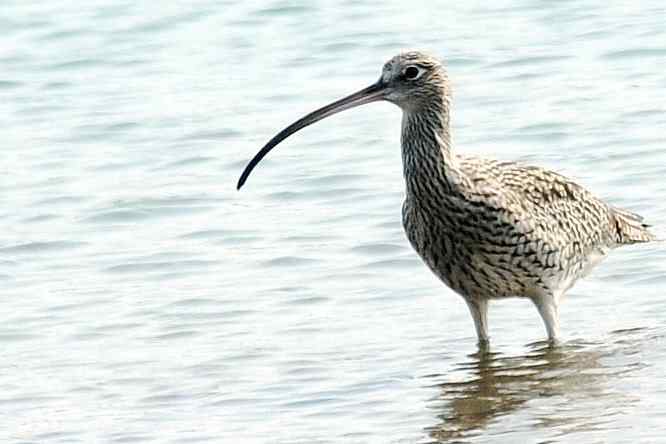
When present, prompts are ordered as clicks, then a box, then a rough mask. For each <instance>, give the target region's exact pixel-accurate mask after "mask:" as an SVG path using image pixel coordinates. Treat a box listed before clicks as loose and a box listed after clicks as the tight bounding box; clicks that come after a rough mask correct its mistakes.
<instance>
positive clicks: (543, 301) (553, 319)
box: [532, 293, 560, 344]
mask: <svg viewBox="0 0 666 444" xmlns="http://www.w3.org/2000/svg"><path fill="white" fill-rule="evenodd" d="M532 302H534V305H535V306H536V308H537V310H539V314H540V315H541V319H543V323H544V325H545V326H546V331H547V332H548V340H549V341H550V342H551V343H552V344H557V343H558V341H559V336H560V314H559V311H558V303H559V297H557V295H555V294H552V293H551V294H541V295H539V296H536V297H533V298H532Z"/></svg>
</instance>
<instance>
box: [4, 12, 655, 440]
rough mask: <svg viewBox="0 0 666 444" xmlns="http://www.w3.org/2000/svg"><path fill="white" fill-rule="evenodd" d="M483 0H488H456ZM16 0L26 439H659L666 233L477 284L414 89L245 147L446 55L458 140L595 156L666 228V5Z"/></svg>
mask: <svg viewBox="0 0 666 444" xmlns="http://www.w3.org/2000/svg"><path fill="white" fill-rule="evenodd" d="M457 3H464V2H457ZM457 3H456V2H453V3H452V2H446V3H442V4H439V5H433V4H431V3H428V4H426V3H419V2H417V3H415V4H412V5H409V7H406V6H405V4H404V3H400V2H380V3H376V2H369V1H361V2H344V3H341V4H338V5H324V4H322V5H316V4H313V3H312V2H305V1H290V2H286V1H271V2H264V1H255V2H234V1H222V2H212V1H210V0H201V1H197V2H191V3H183V4H180V5H167V4H165V5H160V6H159V7H157V6H156V4H155V5H154V4H152V3H151V4H150V5H149V4H148V3H141V2H139V3H136V2H129V1H110V0H97V1H94V2H81V1H76V0H71V1H66V2H55V3H53V4H47V3H43V2H41V3H40V4H30V2H23V1H19V0H6V1H5V2H4V3H3V5H4V8H3V11H4V14H3V15H2V16H0V30H1V31H2V35H3V45H1V46H0V66H2V68H3V69H2V70H1V71H0V118H1V119H2V135H3V148H4V149H3V150H2V151H1V154H0V160H1V161H0V169H2V180H0V232H2V233H3V235H2V236H0V281H2V288H3V291H2V295H3V297H2V299H1V302H0V316H1V317H2V319H3V322H2V324H1V325H0V341H1V343H2V347H1V348H0V389H1V392H2V393H1V394H0V418H2V427H0V440H1V441H4V442H26V443H27V442H39V443H42V442H63V443H64V442H118V443H120V442H124V443H129V442H137V443H138V442H151V441H152V442H169V443H186V442H187V443H191V442H270V443H328V442H350V443H375V442H377V443H385V442H391V443H412V442H423V443H425V442H459V443H463V442H464V443H505V442H549V443H555V442H562V443H569V442H585V443H596V442H613V443H623V442H627V443H635V442H658V441H660V440H662V439H663V438H662V437H663V436H664V435H665V434H666V426H665V425H664V424H665V418H666V396H665V394H666V393H665V392H666V388H665V387H664V384H663V381H664V380H666V370H664V368H666V345H665V342H664V337H665V335H666V293H665V291H666V265H665V264H666V262H665V260H666V250H665V249H664V246H663V244H662V245H660V244H653V245H643V246H635V247H628V248H624V249H622V250H619V251H616V252H614V254H613V255H612V256H611V257H609V258H608V259H607V260H606V261H605V262H604V263H603V264H602V265H601V266H600V267H598V268H597V270H596V271H595V272H594V273H593V274H592V275H591V276H589V278H587V279H586V280H585V281H582V282H580V283H579V284H578V285H577V286H576V287H574V289H573V290H572V291H570V292H569V294H568V297H567V300H566V301H565V304H564V305H563V307H562V328H563V332H564V334H565V339H566V343H565V345H564V346H563V347H562V348H560V349H556V350H550V349H547V348H544V347H543V344H541V343H538V342H537V341H539V340H541V339H543V337H544V331H543V327H542V325H541V321H540V319H539V317H538V314H537V313H536V310H535V309H534V308H533V307H532V306H531V304H530V303H529V302H526V301H521V300H511V301H502V302H498V303H496V304H494V305H492V306H491V312H490V327H491V335H492V339H493V348H492V353H491V354H489V355H479V354H477V353H476V345H475V337H474V331H473V328H472V323H471V320H470V319H469V315H468V313H467V309H466V307H465V306H464V304H463V302H462V300H460V299H459V298H458V297H456V296H455V295H453V294H452V292H451V291H450V290H448V289H446V288H445V287H444V286H443V285H441V284H440V283H439V282H438V281H437V280H436V279H435V278H434V277H433V276H432V275H431V274H430V272H429V271H428V270H427V269H426V268H425V266H423V265H422V264H421V263H420V261H419V260H418V258H417V257H416V255H415V254H414V253H413V252H412V251H411V249H410V248H409V246H408V244H407V241H406V239H405V237H404V235H403V233H402V228H401V225H400V205H401V201H402V198H403V183H402V177H401V174H402V173H401V165H400V155H399V142H398V141H399V122H400V112H399V110H398V109H396V108H394V107H392V106H391V105H388V104H373V105H368V106H367V107H365V108H361V109H357V110H354V111H349V112H347V113H343V114H341V115H338V116H335V117H332V118H330V119H327V121H324V122H320V123H319V124H317V125H316V126H313V127H311V128H308V129H306V130H304V131H303V132H301V133H300V134H298V135H297V136H294V137H293V138H291V139H290V140H289V141H288V142H285V143H284V144H283V146H281V147H280V148H279V149H277V150H276V151H275V152H274V153H271V155H270V156H269V157H268V158H267V159H266V160H265V161H264V162H263V163H262V165H261V166H260V167H259V168H258V169H257V170H256V171H255V173H254V174H253V176H252V177H251V178H250V180H249V182H248V184H247V186H246V188H244V189H243V190H242V192H237V191H236V190H235V182H236V180H237V178H238V175H239V174H240V172H241V171H242V168H243V167H244V165H245V163H246V162H247V160H248V159H249V158H250V157H251V156H252V155H253V154H254V152H255V151H256V150H257V149H258V148H259V147H260V146H261V145H262V144H263V143H264V142H265V141H266V140H268V138H269V137H270V136H272V135H273V134H274V133H275V132H276V131H277V130H279V129H281V128H282V127H284V126H285V125H286V124H288V123H290V122H291V121H292V120H293V119H295V118H296V117H299V116H300V115H302V114H304V113H305V112H308V111H310V110H312V109H313V108H314V107H317V106H320V105H323V104H325V103H327V102H328V101H331V100H333V99H336V98H339V97H341V96H342V95H345V94H347V93H349V92H352V91H355V90H357V89H359V88H361V87H363V86H366V85H368V84H370V83H371V82H373V81H374V80H375V79H376V78H377V77H378V75H379V72H380V68H381V65H382V63H383V62H384V61H385V60H386V59H388V58H389V57H390V56H392V55H393V54H394V53H396V52H397V51H399V50H401V49H404V48H424V49H429V50H431V51H433V52H435V53H437V54H439V55H441V56H442V57H443V58H444V59H445V60H446V61H447V66H448V68H449V72H450V76H451V78H452V79H453V83H454V94H455V104H454V106H455V109H454V114H453V116H454V117H453V124H454V128H453V131H454V141H455V146H456V148H457V149H458V150H460V151H464V152H468V153H474V154H479V155H487V156H492V157H499V158H503V159H512V160H522V161H525V162H529V163H534V164H538V165H543V166H547V167H549V168H552V169H555V170H557V171H560V172H562V173H564V174H566V175H568V176H571V177H574V178H576V179H577V180H578V181H579V182H581V183H582V184H584V185H586V186H587V187H589V188H590V189H592V190H593V191H594V192H595V193H596V194H597V195H599V196H601V197H603V198H605V199H607V200H609V201H610V202H612V203H613V204H615V205H618V206H622V207H625V208H627V209H630V210H633V211H636V212H639V213H641V214H642V215H644V216H645V217H646V219H647V220H648V221H649V222H651V223H652V224H654V225H655V227H656V232H657V233H659V234H660V235H661V236H662V237H664V235H665V234H666V230H665V229H664V227H665V226H666V204H665V203H664V199H663V196H664V195H665V194H666V181H664V175H666V137H665V135H664V128H665V127H666V113H665V111H666V110H665V108H664V103H666V73H665V71H664V70H663V66H664V62H665V61H666V43H665V42H666V27H665V26H664V23H665V18H666V8H665V7H664V6H663V5H662V3H661V2H657V1H653V2H640V3H641V4H640V6H638V5H633V6H632V5H630V4H628V3H622V4H620V3H618V4H617V5H616V6H613V5H604V6H603V7H599V6H597V5H596V4H595V3H593V2H585V1H580V2H538V1H521V2H500V3H495V6H493V7H492V8H488V7H483V6H464V5H460V4H457Z"/></svg>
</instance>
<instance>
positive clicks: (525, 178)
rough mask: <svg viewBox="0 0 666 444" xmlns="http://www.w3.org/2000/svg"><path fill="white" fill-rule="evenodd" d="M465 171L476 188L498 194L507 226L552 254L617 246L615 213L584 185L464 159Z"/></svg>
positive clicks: (503, 164) (512, 165) (539, 171)
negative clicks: (568, 250)
mask: <svg viewBox="0 0 666 444" xmlns="http://www.w3.org/2000/svg"><path fill="white" fill-rule="evenodd" d="M460 167H461V169H462V170H463V171H464V172H465V173H466V175H467V176H468V177H469V178H470V179H471V181H472V182H473V184H474V189H476V190H480V191H481V192H482V193H491V194H496V195H497V196H498V197H497V199H495V202H496V203H495V205H496V206H497V207H498V209H499V210H500V211H499V213H501V214H502V215H503V216H502V217H504V218H506V219H507V222H509V223H513V225H514V226H515V227H516V229H517V230H518V231H519V232H523V233H524V234H525V235H526V236H527V238H528V239H530V238H531V239H534V240H535V241H540V242H544V243H545V244H546V245H548V246H549V248H552V249H558V250H562V249H572V248H574V249H575V250H576V251H575V252H574V251H573V250H572V251H571V252H570V253H571V254H574V253H576V254H578V253H582V254H586V253H589V252H590V251H591V250H592V249H594V248H598V247H611V246H613V245H614V244H615V243H617V238H618V235H617V228H616V223H615V216H614V213H613V210H612V209H611V208H610V207H609V206H608V205H607V204H605V203H604V202H603V201H601V200H600V199H598V198H596V197H595V196H593V195H592V194H591V193H590V192H589V191H587V190H586V189H584V188H583V187H582V186H580V185H578V184H576V183H575V182H573V181H571V180H570V179H568V178H566V177H564V176H562V175H560V174H557V173H554V172H552V171H549V170H546V169H543V168H540V167H534V166H527V165H521V164H519V163H515V162H500V161H492V160H480V159H475V158H465V159H462V160H461V162H460Z"/></svg>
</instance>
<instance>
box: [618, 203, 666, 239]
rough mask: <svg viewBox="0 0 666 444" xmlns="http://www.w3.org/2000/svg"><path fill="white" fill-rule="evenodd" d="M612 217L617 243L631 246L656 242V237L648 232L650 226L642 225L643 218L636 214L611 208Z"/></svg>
mask: <svg viewBox="0 0 666 444" xmlns="http://www.w3.org/2000/svg"><path fill="white" fill-rule="evenodd" d="M613 216H614V218H615V227H616V228H617V240H618V243H620V244H633V243H636V242H650V241H654V240H657V237H656V236H655V235H654V234H652V233H651V232H650V230H648V228H649V227H650V225H648V224H645V223H643V218H642V217H641V216H639V215H638V214H636V213H632V212H631V211H627V210H621V209H619V208H613Z"/></svg>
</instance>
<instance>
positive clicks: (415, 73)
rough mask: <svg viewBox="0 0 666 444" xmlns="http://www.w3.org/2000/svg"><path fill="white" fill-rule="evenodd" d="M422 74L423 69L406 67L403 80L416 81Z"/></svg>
mask: <svg viewBox="0 0 666 444" xmlns="http://www.w3.org/2000/svg"><path fill="white" fill-rule="evenodd" d="M422 74H423V69H422V68H419V67H418V66H414V65H412V66H408V67H407V68H406V69H405V78H406V79H407V80H416V79H418V78H419V77H421V75H422Z"/></svg>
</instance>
